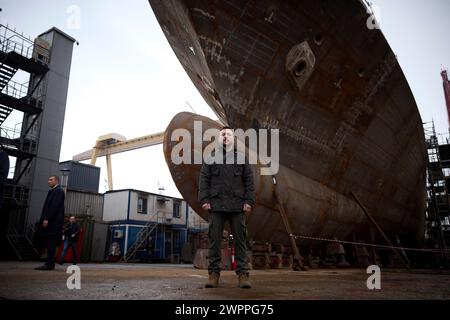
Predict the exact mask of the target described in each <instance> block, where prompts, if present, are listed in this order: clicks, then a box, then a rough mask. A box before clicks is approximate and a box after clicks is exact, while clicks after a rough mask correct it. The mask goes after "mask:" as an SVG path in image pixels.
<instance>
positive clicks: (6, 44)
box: [0, 24, 50, 63]
mask: <svg viewBox="0 0 450 320" xmlns="http://www.w3.org/2000/svg"><path fill="white" fill-rule="evenodd" d="M16 39H18V40H16ZM0 44H1V47H2V51H3V52H6V53H8V52H11V51H14V52H16V53H18V54H20V55H22V56H24V57H26V58H32V57H33V52H34V50H35V49H36V48H38V50H39V51H40V52H42V53H44V55H43V57H42V58H43V59H41V61H43V62H44V63H48V59H49V56H50V50H49V49H47V48H44V47H43V46H41V45H39V44H37V43H36V42H34V41H32V40H30V39H28V38H26V37H24V36H23V35H21V34H19V33H17V32H16V31H14V30H12V29H10V28H8V27H7V26H5V25H3V24H0ZM9 49H10V50H9Z"/></svg>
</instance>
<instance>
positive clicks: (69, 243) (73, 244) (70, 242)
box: [61, 239, 77, 263]
mask: <svg viewBox="0 0 450 320" xmlns="http://www.w3.org/2000/svg"><path fill="white" fill-rule="evenodd" d="M69 246H70V247H71V248H72V256H73V258H72V260H73V263H77V242H76V241H73V240H69V239H66V240H64V249H63V252H62V254H61V262H64V258H65V257H66V253H67V249H69Z"/></svg>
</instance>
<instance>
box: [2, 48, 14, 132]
mask: <svg viewBox="0 0 450 320" xmlns="http://www.w3.org/2000/svg"><path fill="white" fill-rule="evenodd" d="M0 50H1V52H5V53H6V54H5V56H4V57H3V60H2V62H1V63H0V92H2V91H3V89H4V88H6V87H7V85H8V83H9V81H11V79H12V77H14V75H15V74H16V72H17V70H18V69H17V68H16V67H11V66H8V65H6V64H5V61H6V60H7V58H8V53H7V52H6V50H7V48H5V42H3V43H2V44H1V48H0ZM12 111H13V109H12V108H10V107H8V106H4V105H0V125H2V123H3V122H4V121H5V120H6V118H7V117H8V116H9V115H10V114H11V112H12Z"/></svg>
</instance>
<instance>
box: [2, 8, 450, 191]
mask: <svg viewBox="0 0 450 320" xmlns="http://www.w3.org/2000/svg"><path fill="white" fill-rule="evenodd" d="M372 3H373V4H374V6H375V9H376V10H375V11H376V13H377V16H378V17H379V20H380V24H381V28H382V31H383V33H384V34H385V36H386V38H387V40H388V42H389V43H390V45H391V47H392V48H393V50H394V52H395V53H396V54H397V56H398V59H399V62H400V65H401V66H402V68H403V71H404V73H405V75H406V77H407V79H408V82H409V85H410V86H411V89H412V91H413V94H414V97H415V99H416V102H417V105H418V107H419V110H420V113H421V116H422V120H423V121H431V120H432V119H434V120H435V123H436V127H437V129H438V131H439V132H447V131H448V121H447V113H446V107H445V100H444V95H443V89H442V81H441V77H440V71H441V67H450V41H449V38H450V37H449V32H450V19H449V15H450V1H448V0H429V1H424V0H373V1H372ZM74 5H75V6H76V7H73V6H74ZM0 7H1V8H2V9H3V10H2V12H0V22H1V23H2V24H9V26H10V27H13V28H16V29H17V31H19V32H22V33H23V34H24V35H27V36H30V37H31V38H34V37H35V36H37V35H38V34H40V33H42V32H44V31H46V30H48V29H49V28H50V27H52V26H56V27H58V28H59V29H61V30H63V31H65V32H66V33H68V34H69V35H71V36H73V37H74V38H76V39H77V40H78V41H79V45H78V46H75V47H74V52H73V58H72V69H71V75H70V84H69V94H68V100H67V108H66V117H65V125H64V134H63V142H62V148H61V158H60V160H61V161H65V160H70V159H71V158H72V156H74V155H75V154H77V153H81V152H83V151H86V150H88V149H90V148H91V147H92V146H93V145H94V143H95V140H96V139H97V137H98V136H100V135H103V134H106V133H110V132H115V133H119V134H122V135H124V136H125V137H126V138H134V137H138V136H142V135H147V134H151V133H155V132H160V131H163V130H164V129H165V128H166V126H167V125H168V123H169V121H170V120H171V119H172V117H173V116H174V115H175V114H177V113H178V112H181V111H191V110H190V108H189V107H188V106H187V104H186V101H188V102H189V104H190V105H192V107H193V108H194V109H195V111H196V112H197V113H199V114H202V115H205V116H208V117H212V118H215V116H214V113H213V112H212V111H211V109H210V108H209V107H208V105H207V104H206V103H205V102H204V101H203V99H202V98H201V96H200V94H199V93H198V92H197V90H196V89H195V87H194V85H193V84H192V83H191V81H190V80H189V78H188V76H187V75H186V74H185V72H184V70H183V69H182V67H181V65H180V63H179V62H178V60H177V59H176V57H175V55H174V53H173V51H172V49H171V48H170V46H169V44H168V43H167V41H166V39H165V37H164V35H163V33H162V31H161V29H160V27H159V25H158V23H157V21H156V18H155V16H154V15H153V12H152V10H151V8H150V5H149V4H148V2H147V1H146V0H131V1H126V2H125V1H118V0H95V1H87V0H83V1H75V0H72V1H64V0H2V2H1V5H0ZM78 9H79V13H80V20H79V21H80V23H79V25H77V22H76V21H75V20H74V17H75V16H76V14H77V10H78ZM368 58H369V57H368ZM18 77H20V75H18ZM20 121H21V120H20V118H19V117H18V116H17V115H16V116H12V117H10V118H9V119H8V120H7V122H6V123H5V125H7V126H9V127H14V126H15V124H16V123H18V122H20ZM112 158H113V160H112V163H113V175H114V179H113V181H114V188H115V189H122V188H134V189H140V190H145V191H152V192H157V191H158V189H157V186H158V182H159V183H160V184H161V185H163V186H164V187H165V189H166V191H165V193H166V194H168V195H172V196H179V193H178V191H177V189H176V187H175V185H174V183H173V182H172V179H171V177H170V173H169V171H168V169H167V166H166V164H165V161H164V156H163V152H162V146H161V145H160V146H155V147H150V148H146V149H141V150H137V151H132V152H127V153H122V154H118V155H113V157H112ZM97 164H98V165H100V166H101V167H102V174H101V176H102V177H101V181H100V191H104V190H105V188H106V183H105V182H104V179H106V168H105V159H104V158H101V159H99V160H98V162H97Z"/></svg>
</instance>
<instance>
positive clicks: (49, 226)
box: [35, 175, 65, 270]
mask: <svg viewBox="0 0 450 320" xmlns="http://www.w3.org/2000/svg"><path fill="white" fill-rule="evenodd" d="M48 186H49V187H50V190H49V191H48V193H47V197H46V198H45V202H44V206H43V208H42V216H41V219H40V221H39V229H38V234H39V235H40V237H41V238H42V239H43V240H44V241H45V244H46V247H47V256H48V257H47V262H46V263H45V264H44V265H42V266H40V267H37V268H35V270H53V269H55V250H56V245H57V244H58V243H59V242H60V240H61V233H62V227H63V225H64V199H65V193H64V190H63V189H62V188H61V186H60V185H59V178H58V176H56V175H54V176H50V177H49V178H48Z"/></svg>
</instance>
